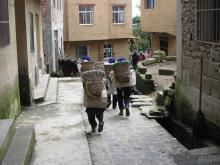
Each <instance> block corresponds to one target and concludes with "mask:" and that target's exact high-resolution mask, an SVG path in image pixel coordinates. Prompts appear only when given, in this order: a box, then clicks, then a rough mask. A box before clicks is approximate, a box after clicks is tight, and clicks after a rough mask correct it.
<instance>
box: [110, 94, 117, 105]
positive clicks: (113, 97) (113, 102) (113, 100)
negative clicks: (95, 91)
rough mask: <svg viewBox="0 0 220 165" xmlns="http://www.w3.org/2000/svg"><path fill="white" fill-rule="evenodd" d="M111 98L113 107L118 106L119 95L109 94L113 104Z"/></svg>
mask: <svg viewBox="0 0 220 165" xmlns="http://www.w3.org/2000/svg"><path fill="white" fill-rule="evenodd" d="M111 100H112V107H113V108H114V107H116V106H117V101H118V96H117V95H108V103H109V104H111Z"/></svg>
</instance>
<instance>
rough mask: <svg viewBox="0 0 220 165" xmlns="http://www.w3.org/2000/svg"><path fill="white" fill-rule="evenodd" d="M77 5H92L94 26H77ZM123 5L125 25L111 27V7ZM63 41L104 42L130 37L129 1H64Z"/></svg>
mask: <svg viewBox="0 0 220 165" xmlns="http://www.w3.org/2000/svg"><path fill="white" fill-rule="evenodd" d="M79 4H94V24H93V25H80V24H79ZM114 4H121V5H125V12H126V13H125V24H122V25H113V23H112V5H114ZM65 6H66V9H65V10H66V11H65V12H64V25H65V28H64V31H65V32H64V33H65V41H86V40H105V39H114V38H130V37H131V36H132V19H131V11H132V10H131V0H129V1H126V0H103V1H97V0H75V1H73V0H65Z"/></svg>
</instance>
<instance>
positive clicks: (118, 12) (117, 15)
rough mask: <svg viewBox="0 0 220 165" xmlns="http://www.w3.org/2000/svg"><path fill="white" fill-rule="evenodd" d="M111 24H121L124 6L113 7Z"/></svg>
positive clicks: (123, 21)
mask: <svg viewBox="0 0 220 165" xmlns="http://www.w3.org/2000/svg"><path fill="white" fill-rule="evenodd" d="M112 10H113V23H115V24H122V23H125V20H124V13H125V12H124V6H113V9H112Z"/></svg>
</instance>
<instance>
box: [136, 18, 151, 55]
mask: <svg viewBox="0 0 220 165" xmlns="http://www.w3.org/2000/svg"><path fill="white" fill-rule="evenodd" d="M132 21H133V35H134V36H135V37H136V38H137V39H136V43H135V45H133V47H132V49H135V50H136V49H137V47H138V51H146V49H148V48H149V46H150V37H149V34H148V33H146V32H143V31H141V24H140V17H139V16H136V17H134V18H133V20H132Z"/></svg>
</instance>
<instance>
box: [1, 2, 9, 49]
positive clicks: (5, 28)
mask: <svg viewBox="0 0 220 165" xmlns="http://www.w3.org/2000/svg"><path fill="white" fill-rule="evenodd" d="M0 2H1V3H0V5H1V6H2V8H1V7H0V9H1V11H0V14H1V15H0V48H1V47H6V46H8V45H10V42H11V41H10V26H9V24H10V20H9V9H8V0H0Z"/></svg>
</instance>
